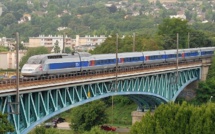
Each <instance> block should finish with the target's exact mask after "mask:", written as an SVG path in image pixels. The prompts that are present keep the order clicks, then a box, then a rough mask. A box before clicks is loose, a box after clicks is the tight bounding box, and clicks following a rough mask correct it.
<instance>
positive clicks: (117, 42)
mask: <svg viewBox="0 0 215 134" xmlns="http://www.w3.org/2000/svg"><path fill="white" fill-rule="evenodd" d="M118 38H119V37H118V33H117V34H116V85H115V90H117V84H118V44H119V41H118Z"/></svg>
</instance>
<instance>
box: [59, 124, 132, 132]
mask: <svg viewBox="0 0 215 134" xmlns="http://www.w3.org/2000/svg"><path fill="white" fill-rule="evenodd" d="M57 128H58V129H66V130H70V126H69V123H68V122H63V123H59V124H57ZM116 132H118V133H119V134H128V133H129V129H128V128H118V127H117V128H116Z"/></svg>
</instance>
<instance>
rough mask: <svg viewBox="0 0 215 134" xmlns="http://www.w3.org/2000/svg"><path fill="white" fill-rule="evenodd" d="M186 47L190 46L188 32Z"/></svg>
mask: <svg viewBox="0 0 215 134" xmlns="http://www.w3.org/2000/svg"><path fill="white" fill-rule="evenodd" d="M187 48H190V33H189V32H188V35H187Z"/></svg>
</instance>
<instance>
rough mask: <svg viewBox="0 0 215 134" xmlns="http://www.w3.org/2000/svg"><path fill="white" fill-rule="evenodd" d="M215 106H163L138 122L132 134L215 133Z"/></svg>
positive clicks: (184, 104)
mask: <svg viewBox="0 0 215 134" xmlns="http://www.w3.org/2000/svg"><path fill="white" fill-rule="evenodd" d="M214 111H215V104H214V103H207V104H204V105H201V106H194V105H190V104H188V103H186V102H183V103H182V104H181V105H179V104H174V103H168V104H161V105H160V106H159V107H158V108H157V109H156V110H155V112H154V113H151V112H150V111H149V112H147V113H146V115H145V116H144V117H143V118H142V120H141V121H140V122H136V123H135V124H134V125H133V126H132V128H131V130H130V133H131V134H137V133H138V134H139V133H147V134H155V133H156V134H172V133H176V134H190V133H193V134H198V133H206V134H212V133H214V131H215V128H214V125H215V122H214V121H213V120H214V117H215V112H214Z"/></svg>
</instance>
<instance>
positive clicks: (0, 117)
mask: <svg viewBox="0 0 215 134" xmlns="http://www.w3.org/2000/svg"><path fill="white" fill-rule="evenodd" d="M13 131H14V128H13V126H12V125H11V124H10V122H9V121H8V120H7V115H6V114H2V113H1V112H0V133H1V134H6V133H7V132H13Z"/></svg>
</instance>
